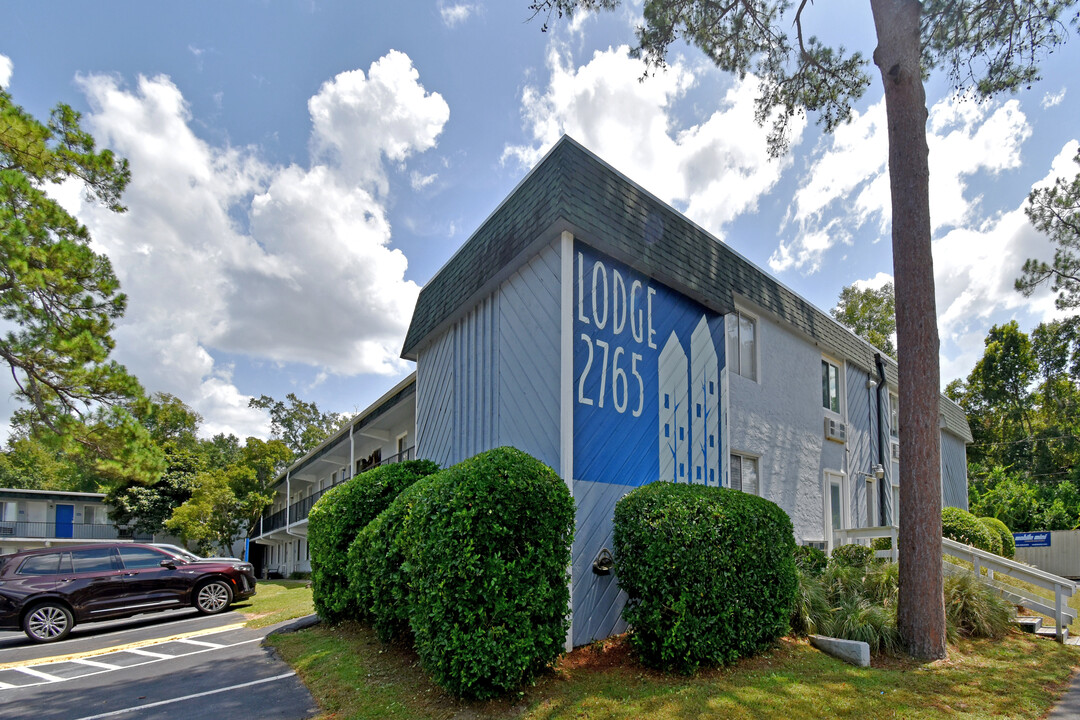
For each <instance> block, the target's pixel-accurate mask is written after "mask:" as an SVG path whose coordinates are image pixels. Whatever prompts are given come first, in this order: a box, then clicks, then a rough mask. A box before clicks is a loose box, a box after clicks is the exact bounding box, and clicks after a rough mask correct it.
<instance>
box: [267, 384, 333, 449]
mask: <svg viewBox="0 0 1080 720" xmlns="http://www.w3.org/2000/svg"><path fill="white" fill-rule="evenodd" d="M248 406H249V407H253V408H260V409H262V410H268V411H269V412H270V433H271V435H272V436H273V437H274V438H276V439H279V440H282V441H284V442H285V445H286V446H287V447H288V448H289V451H290V452H291V453H292V455H293V456H292V458H290V460H294V459H298V458H301V457H303V456H304V455H306V454H307V453H308V452H309V451H310V450H313V449H314V448H315V447H316V446H317V445H318V444H319V443H321V442H322V441H323V440H325V439H326V438H328V437H330V436H331V435H333V434H334V433H335V432H337V430H338V429H339V428H341V427H342V425H343V424H344V423H345V422H346V421H347V420H348V418H347V417H346V416H344V415H341V414H338V413H332V412H322V411H321V410H319V406H318V405H316V404H315V403H314V402H306V401H304V400H301V399H300V398H298V397H296V395H295V394H294V393H289V394H288V395H286V396H285V401H284V402H283V401H281V400H275V399H274V398H272V397H270V396H269V395H261V396H260V397H258V398H252V399H251V400H250V401H248Z"/></svg>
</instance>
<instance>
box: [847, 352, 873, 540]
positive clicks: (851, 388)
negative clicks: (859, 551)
mask: <svg viewBox="0 0 1080 720" xmlns="http://www.w3.org/2000/svg"><path fill="white" fill-rule="evenodd" d="M845 374H846V379H847V384H846V393H847V398H846V399H847V452H848V467H849V468H850V470H849V475H848V487H849V488H850V492H851V497H850V498H848V500H849V501H850V503H851V505H850V507H851V524H852V526H853V527H866V526H867V515H868V512H867V498H866V490H867V482H866V475H867V473H870V472H871V468H872V467H873V465H874V463H876V462H877V459H876V456H875V453H874V451H875V450H876V447H875V446H874V443H873V442H872V439H873V434H872V433H873V431H872V425H871V423H872V414H873V412H874V407H873V404H872V403H874V402H875V400H874V398H873V391H872V390H867V388H866V381H867V379H868V377H869V376H868V375H867V374H866V373H865V372H863V371H862V370H860V369H859V368H857V367H855V366H854V365H850V364H849V365H847V367H846V369H845Z"/></svg>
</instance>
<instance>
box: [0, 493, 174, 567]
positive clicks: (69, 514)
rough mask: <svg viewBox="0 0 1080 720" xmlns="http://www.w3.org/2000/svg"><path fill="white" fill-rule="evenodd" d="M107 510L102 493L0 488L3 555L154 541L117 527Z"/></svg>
mask: <svg viewBox="0 0 1080 720" xmlns="http://www.w3.org/2000/svg"><path fill="white" fill-rule="evenodd" d="M108 511H109V506H108V505H107V504H106V503H105V495H103V494H102V493H88V492H68V491H54V490H27V489H18V488H0V555H2V554H5V553H12V552H16V551H18V550H27V549H30V548H36V547H49V546H53V545H61V544H77V543H93V542H99V541H100V542H116V541H118V540H131V541H134V540H143V541H150V540H151V539H152V537H151V536H150V535H141V534H140V535H138V536H136V533H135V532H134V531H133V530H130V529H127V528H117V527H116V526H115V525H114V524H113V523H112V522H111V521H110V520H109V517H108ZM159 539H161V540H162V541H163V542H169V541H172V540H173V538H171V537H170V538H159Z"/></svg>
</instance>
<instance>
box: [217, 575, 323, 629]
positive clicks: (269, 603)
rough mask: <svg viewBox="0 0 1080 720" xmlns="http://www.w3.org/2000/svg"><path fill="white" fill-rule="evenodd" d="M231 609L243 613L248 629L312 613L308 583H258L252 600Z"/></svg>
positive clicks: (289, 581) (294, 581)
mask: <svg viewBox="0 0 1080 720" xmlns="http://www.w3.org/2000/svg"><path fill="white" fill-rule="evenodd" d="M233 609H234V610H236V611H237V612H239V613H243V615H244V616H245V617H246V618H247V626H248V627H251V628H259V627H266V626H267V625H273V624H274V623H278V622H281V621H283V620H292V619H293V618H298V617H303V616H304V615H310V614H311V613H313V612H315V608H314V606H313V605H312V603H311V587H310V583H309V582H308V581H307V580H260V581H259V582H258V585H257V586H256V593H255V596H254V597H252V598H250V599H248V600H244V601H242V602H238V603H236V605H234V606H233Z"/></svg>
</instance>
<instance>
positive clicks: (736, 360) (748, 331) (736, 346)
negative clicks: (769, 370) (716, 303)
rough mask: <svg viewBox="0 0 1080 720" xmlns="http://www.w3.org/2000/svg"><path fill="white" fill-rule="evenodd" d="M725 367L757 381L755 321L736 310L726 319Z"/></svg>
mask: <svg viewBox="0 0 1080 720" xmlns="http://www.w3.org/2000/svg"><path fill="white" fill-rule="evenodd" d="M727 367H728V370H730V371H731V372H733V373H735V374H736V375H742V376H743V377H744V378H746V379H748V380H754V381H757V379H758V373H757V320H756V319H754V318H752V317H750V316H749V315H744V314H743V313H742V312H740V311H738V310H736V311H735V312H733V313H731V314H730V315H728V317H727Z"/></svg>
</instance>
